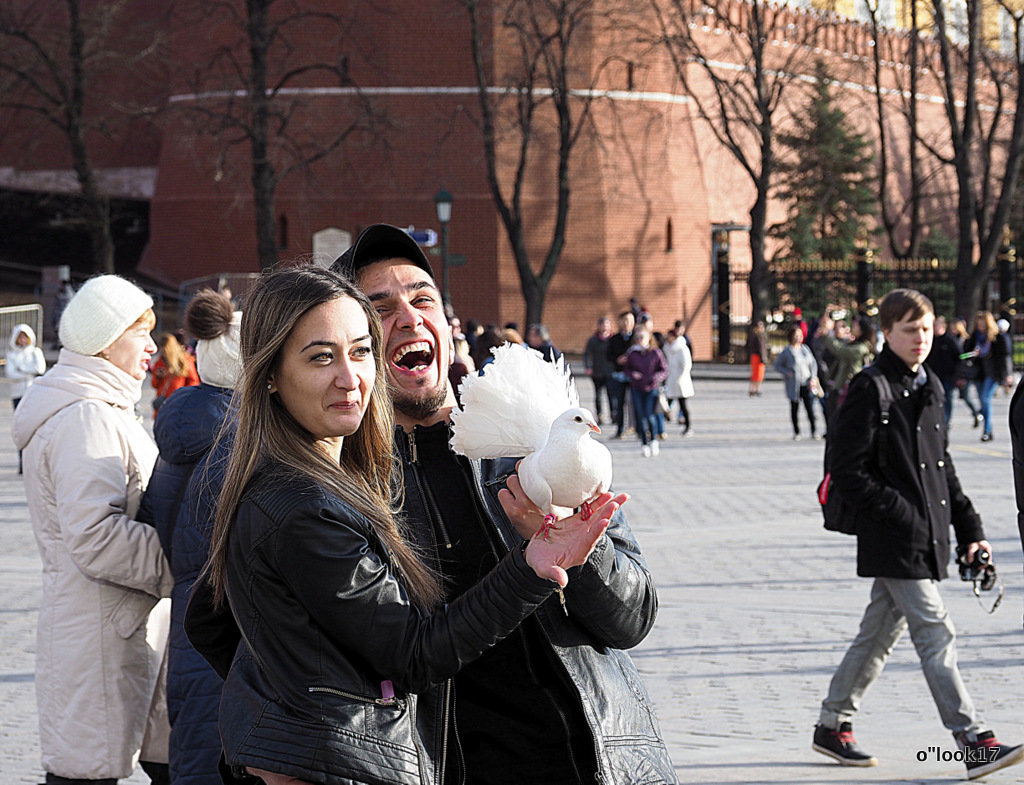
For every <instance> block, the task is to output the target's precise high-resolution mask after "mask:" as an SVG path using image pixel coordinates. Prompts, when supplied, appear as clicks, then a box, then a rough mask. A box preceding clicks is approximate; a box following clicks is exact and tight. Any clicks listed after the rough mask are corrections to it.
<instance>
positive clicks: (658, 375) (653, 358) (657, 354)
mask: <svg viewBox="0 0 1024 785" xmlns="http://www.w3.org/2000/svg"><path fill="white" fill-rule="evenodd" d="M623 368H624V370H625V372H626V376H627V377H628V379H629V387H630V394H631V396H632V398H633V413H634V414H635V416H636V435H637V436H638V437H639V439H640V450H641V452H642V453H643V456H644V457H645V458H649V457H651V456H652V455H657V454H658V452H659V448H658V423H657V417H658V412H657V410H656V407H657V405H658V388H659V387H661V384H662V382H664V381H665V373H666V371H667V370H668V364H667V363H666V362H665V355H663V354H662V353H661V349H659V348H658V347H657V345H656V344H655V343H654V337H653V336H652V335H651V331H650V330H649V329H647V325H645V324H640V325H637V327H636V329H635V330H633V345H632V346H630V347H629V351H628V352H626V363H625V365H624V366H623Z"/></svg>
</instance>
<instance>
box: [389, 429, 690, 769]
mask: <svg viewBox="0 0 1024 785" xmlns="http://www.w3.org/2000/svg"><path fill="white" fill-rule="evenodd" d="M417 430H418V429H414V430H413V432H412V433H411V434H406V433H404V432H403V431H402V430H401V429H399V430H398V431H396V451H397V453H398V454H399V456H400V457H401V460H402V468H403V474H404V479H405V502H404V504H403V512H404V513H405V517H406V519H407V521H408V523H409V530H410V531H411V532H419V533H423V532H427V531H429V530H430V528H431V526H430V521H431V520H432V516H435V515H437V514H438V511H437V507H436V505H434V504H433V503H432V500H431V498H430V492H429V489H427V488H426V486H425V483H424V480H423V476H422V474H421V470H420V467H419V465H418V456H417V454H416V431H417ZM462 465H463V466H465V467H467V471H469V472H471V474H472V477H471V480H472V482H471V483H470V486H471V487H472V488H473V489H474V490H475V491H476V493H477V498H476V500H475V501H476V503H477V504H478V505H479V506H480V508H481V510H482V511H483V513H484V516H485V519H486V520H489V521H490V522H491V524H492V525H493V527H494V532H495V533H496V534H497V535H498V537H497V538H496V539H497V541H500V542H501V543H503V545H504V547H505V549H506V550H507V551H509V552H511V553H514V552H516V551H518V550H519V546H520V544H521V543H522V538H521V537H520V536H519V534H518V533H517V532H516V531H515V528H514V527H513V526H512V524H511V522H510V521H509V520H508V518H507V517H506V516H505V513H504V511H503V510H502V508H501V504H500V503H499V502H498V491H500V490H501V489H502V488H504V487H505V479H506V478H507V477H508V476H509V474H511V473H513V472H514V470H515V460H512V459H500V460H485V461H464V462H462ZM452 485H453V487H454V486H455V485H456V483H454V482H453V483H452ZM448 527H449V528H451V524H450V523H449V524H448ZM492 539H495V538H492ZM422 545H423V547H433V544H432V543H429V542H424V543H422ZM499 555H500V554H499ZM564 594H565V602H566V607H565V609H564V610H563V609H562V607H561V605H560V603H559V598H558V597H557V595H552V596H549V597H548V599H547V600H546V601H545V602H544V603H543V604H542V605H541V606H540V607H539V608H537V609H536V611H535V614H536V616H537V618H538V620H539V621H540V624H541V627H542V629H543V631H544V635H545V638H546V640H547V641H548V642H549V643H550V645H551V649H552V651H553V653H554V655H555V656H554V658H555V660H556V661H557V662H559V663H560V664H561V666H562V667H563V668H564V675H565V676H566V677H567V678H568V680H569V682H570V683H571V684H572V687H573V689H574V691H575V694H576V695H577V697H578V699H579V701H580V706H581V708H582V711H583V715H584V716H585V717H586V721H587V725H588V728H589V730H590V733H591V736H592V739H593V743H594V749H595V753H596V758H597V765H598V781H599V782H601V783H606V785H647V784H648V783H651V784H652V785H653V783H658V784H659V785H664V783H675V782H676V777H675V773H674V770H673V768H672V762H671V760H670V759H669V756H668V751H667V749H666V747H665V743H664V741H663V740H662V737H661V732H660V729H659V727H658V721H657V719H656V717H655V715H654V708H653V706H652V705H651V700H650V697H649V696H648V694H647V691H646V689H645V687H644V685H643V682H642V681H641V679H640V675H639V673H638V672H637V670H636V667H635V666H634V665H633V662H632V660H631V659H630V658H629V656H628V655H627V654H626V653H625V652H624V651H622V649H626V648H630V647H632V646H635V645H636V644H638V643H639V642H640V641H642V640H643V639H644V637H645V636H646V635H647V633H648V632H649V631H650V629H651V627H652V626H653V624H654V618H655V615H656V614H657V607H658V599H657V594H656V593H655V590H654V584H653V582H652V581H651V576H650V574H649V573H648V571H647V567H646V564H645V563H644V559H643V556H642V555H641V553H640V547H639V545H638V544H637V542H636V540H635V539H634V537H633V534H632V532H631V531H630V529H629V526H628V524H627V523H626V518H625V516H624V515H623V514H622V512H621V511H619V512H617V513H616V514H615V516H614V518H613V519H612V522H611V525H609V527H608V530H607V532H606V534H605V536H604V537H603V538H602V540H601V541H600V542H599V543H598V545H597V547H596V548H595V550H594V552H593V553H592V554H591V556H590V558H589V559H588V560H587V563H586V564H584V565H582V566H580V567H575V568H573V569H571V570H570V571H569V585H568V586H567V587H566V589H565V592H564ZM523 753H524V754H529V750H523Z"/></svg>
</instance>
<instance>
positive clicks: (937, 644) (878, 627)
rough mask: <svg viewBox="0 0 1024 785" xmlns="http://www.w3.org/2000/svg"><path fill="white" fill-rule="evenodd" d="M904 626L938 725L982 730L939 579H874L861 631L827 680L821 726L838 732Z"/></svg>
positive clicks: (966, 729) (852, 711)
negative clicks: (959, 664) (958, 658)
mask: <svg viewBox="0 0 1024 785" xmlns="http://www.w3.org/2000/svg"><path fill="white" fill-rule="evenodd" d="M908 627H909V629H910V638H911V640H913V642H914V648H916V649H917V656H918V657H919V658H920V659H921V670H923V671H924V677H925V679H926V680H927V682H928V688H929V689H930V690H931V693H932V698H933V699H934V700H935V705H936V707H937V708H938V710H939V715H940V716H941V717H942V724H943V725H945V726H946V727H947V728H949V730H951V731H953V732H954V733H957V732H959V731H967V732H968V733H969V734H971V735H974V734H976V733H977V732H978V731H980V730H982V726H981V721H980V719H979V718H978V716H977V713H976V712H975V710H974V704H973V703H972V702H971V697H970V695H968V694H967V688H966V687H965V686H964V682H963V679H961V678H960V669H959V668H958V667H957V663H956V631H955V630H954V629H953V622H952V621H951V620H950V618H949V613H948V612H947V611H946V606H945V605H944V604H943V602H942V597H941V596H940V595H939V584H938V581H933V580H903V579H898V578H875V583H874V585H873V586H872V587H871V602H869V603H868V607H867V609H866V610H865V611H864V618H863V619H862V620H861V623H860V632H858V633H857V637H856V638H854V640H853V643H852V644H850V648H849V650H848V651H847V652H846V656H845V657H843V661H842V662H841V663H840V664H839V669H838V670H837V671H836V672H835V675H834V676H832V683H831V684H830V685H829V689H828V697H827V698H825V700H824V701H822V704H821V717H820V720H819V722H820V724H821V725H824V726H825V727H828V728H838V727H839V724H840V723H842V722H849V721H850V720H851V719H852V717H853V715H854V713H855V712H856V711H857V709H858V708H859V707H860V702H861V699H862V698H863V697H864V693H865V692H867V689H868V687H870V686H871V684H872V683H873V682H874V681H875V679H877V678H878V676H879V674H880V673H881V672H882V668H884V667H885V661H886V659H887V658H888V657H889V654H890V652H892V648H893V646H895V645H896V641H898V640H899V639H900V636H901V635H902V634H903V631H904V630H906V629H907V628H908Z"/></svg>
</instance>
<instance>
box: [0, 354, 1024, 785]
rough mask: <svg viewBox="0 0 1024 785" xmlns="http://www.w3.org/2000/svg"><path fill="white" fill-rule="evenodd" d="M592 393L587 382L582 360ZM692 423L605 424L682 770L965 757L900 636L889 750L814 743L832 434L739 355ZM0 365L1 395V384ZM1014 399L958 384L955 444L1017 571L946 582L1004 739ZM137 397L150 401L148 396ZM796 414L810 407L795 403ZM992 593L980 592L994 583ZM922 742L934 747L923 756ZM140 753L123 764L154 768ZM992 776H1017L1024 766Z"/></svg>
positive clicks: (977, 686) (29, 543)
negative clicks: (641, 566) (811, 423)
mask: <svg viewBox="0 0 1024 785" xmlns="http://www.w3.org/2000/svg"><path fill="white" fill-rule="evenodd" d="M579 385H580V391H581V394H582V397H583V399H584V403H585V404H589V403H590V402H591V401H592V388H591V386H590V383H589V381H588V380H586V379H585V378H581V379H580V382H579ZM695 386H696V395H695V397H694V398H692V399H690V402H689V404H690V405H689V408H690V413H691V416H692V419H693V431H692V435H690V436H687V437H685V438H684V437H682V436H681V435H680V428H679V426H678V425H675V424H672V425H669V426H668V429H667V430H668V438H667V439H666V440H665V441H663V442H662V443H661V454H660V455H659V456H657V457H654V458H643V457H641V453H640V445H639V442H638V441H637V440H636V438H635V437H632V436H627V437H626V438H624V439H621V440H612V439H608V434H607V433H606V434H603V435H602V436H601V437H599V438H601V439H605V440H607V443H608V445H609V447H610V449H611V450H612V453H613V456H614V460H615V486H616V488H618V489H620V490H625V491H628V492H629V493H631V494H632V496H633V498H632V500H631V501H630V502H629V503H628V506H627V508H626V511H627V513H628V516H629V520H630V523H631V525H632V526H633V528H634V529H635V531H636V534H637V537H638V538H639V540H640V543H641V545H642V547H643V549H644V552H645V554H646V557H647V560H648V562H649V565H650V568H651V570H652V572H653V574H654V578H655V582H656V585H657V587H658V593H659V598H660V611H659V616H658V621H657V624H656V626H655V628H654V630H653V632H652V633H651V635H650V636H649V637H648V638H647V640H645V641H644V642H643V643H642V644H641V645H640V646H638V647H637V648H636V649H635V650H633V652H632V655H633V657H634V659H635V661H636V663H637V665H638V667H639V668H640V670H641V672H642V674H643V675H644V678H645V680H646V683H647V686H648V688H649V690H650V692H651V694H652V697H653V700H654V702H655V704H656V707H657V711H658V715H659V717H660V720H661V725H662V730H663V732H664V734H665V737H666V739H667V741H668V744H669V747H670V751H671V753H672V757H673V761H674V763H675V766H676V769H677V772H678V776H679V780H680V782H683V783H704V784H705V785H719V784H722V785H724V784H726V783H744V784H745V785H754V784H756V783H891V782H911V783H945V782H953V781H958V780H961V779H962V778H963V766H962V764H960V763H957V762H955V761H954V762H944V761H942V760H941V757H942V753H943V752H948V753H952V752H953V751H954V750H955V749H956V747H955V745H954V743H953V739H952V737H951V736H950V735H949V733H948V732H947V731H946V730H945V729H944V728H943V727H942V724H941V723H940V721H939V718H938V714H937V712H936V710H935V707H934V705H933V703H932V701H931V697H930V695H929V693H928V689H927V686H926V685H925V681H924V678H923V676H922V675H921V673H920V669H919V666H918V663H917V658H916V656H915V653H914V650H913V646H912V645H911V643H910V640H909V638H908V637H907V636H904V638H903V639H902V640H901V641H900V643H899V644H898V645H897V647H896V650H895V651H894V652H893V655H892V657H891V659H890V661H889V664H888V666H887V667H886V669H885V672H884V673H883V674H882V676H881V678H880V679H879V680H878V682H877V683H876V684H875V685H874V687H873V688H872V690H871V691H870V692H869V693H868V695H867V697H866V698H865V702H864V706H863V709H862V711H861V713H860V714H861V716H860V717H858V718H857V722H856V726H855V727H856V732H857V738H858V741H859V742H860V743H861V745H862V746H863V747H864V748H866V749H867V750H869V751H870V752H871V753H872V754H874V755H876V756H877V757H878V758H879V761H880V763H879V765H878V767H876V768H869V769H849V768H843V767H840V766H838V765H836V764H834V763H832V762H830V761H829V760H828V759H827V758H824V757H822V756H821V755H818V754H817V753H815V752H813V751H812V750H811V749H810V742H811V733H812V730H813V727H814V723H815V721H816V719H817V712H818V706H819V702H820V701H821V699H822V697H823V696H824V693H825V690H826V688H827V686H828V680H829V678H830V676H831V674H832V671H833V669H834V668H835V666H836V665H837V664H838V662H839V660H840V658H841V657H842V655H843V653H844V651H845V649H846V646H847V645H848V644H849V642H850V640H852V638H853V636H854V634H855V632H856V629H857V625H858V622H859V620H860V615H861V612H862V611H863V609H864V606H865V604H866V603H867V597H868V590H869V586H870V582H869V581H867V580H862V579H858V578H857V577H856V575H855V564H854V549H855V545H854V540H853V538H850V537H846V536H844V535H841V534H834V533H830V532H826V531H825V530H824V529H823V528H822V525H821V515H820V512H819V509H818V507H817V502H816V498H815V493H814V491H815V487H816V485H817V482H818V480H819V479H820V475H821V465H822V451H823V444H824V443H823V442H821V441H812V440H809V439H807V440H804V441H799V442H794V441H792V440H791V438H790V432H791V429H790V424H789V409H788V403H787V402H786V400H785V397H784V394H783V392H782V385H781V384H780V383H779V382H778V381H777V380H775V379H770V380H769V381H768V382H766V384H765V385H764V387H763V395H761V396H760V397H753V398H752V397H749V396H748V395H747V383H746V379H745V372H744V369H742V368H732V369H725V370H723V369H721V368H717V367H714V366H708V367H706V368H699V369H698V372H697V373H696V374H695ZM6 392H7V390H6V387H5V385H4V383H3V382H0V397H3V398H6V397H8V396H7V395H6ZM1008 403H1009V398H1008V397H1007V396H1005V395H1002V394H1000V395H998V396H997V397H996V399H995V401H994V404H993V410H994V419H995V423H996V426H995V439H994V440H993V441H992V442H988V443H981V442H980V441H979V436H980V433H981V432H980V430H976V429H974V428H972V427H971V423H970V421H969V416H968V412H967V410H966V408H965V407H964V406H963V404H960V403H958V404H957V408H956V410H955V414H954V419H953V430H952V432H951V453H952V457H953V459H954V462H955V463H956V466H957V469H958V472H959V474H960V477H961V481H962V483H963V486H964V488H965V490H966V492H967V493H968V495H969V496H971V498H972V500H973V501H974V504H975V506H976V507H977V509H978V510H979V512H980V513H981V516H982V519H983V521H984V523H985V527H986V532H987V535H988V539H989V540H990V541H991V542H992V544H993V546H994V548H995V556H996V558H995V561H996V563H997V565H998V567H999V574H1000V576H1001V577H1002V579H1003V581H1004V583H1005V586H1006V597H1005V599H1004V600H1003V603H1002V607H1000V608H999V609H998V611H997V612H996V613H994V614H992V615H988V614H986V613H985V612H984V610H983V609H982V608H981V607H979V605H978V604H977V601H976V599H975V598H974V596H973V595H972V594H971V592H970V587H969V584H963V583H961V582H960V581H959V579H958V578H957V576H956V572H955V569H954V570H953V571H952V576H953V577H951V578H950V580H948V581H946V582H944V583H943V596H944V598H945V600H946V603H947V605H948V607H949V609H950V612H951V614H952V617H953V619H954V622H955V623H956V626H957V630H958V633H959V652H960V666H961V669H962V672H963V675H964V678H965V680H966V682H967V685H968V687H969V689H970V690H971V694H972V696H973V698H974V700H975V702H976V703H977V705H978V706H979V708H980V709H981V710H982V712H983V716H984V717H985V719H986V720H987V721H988V722H989V723H990V724H991V726H992V727H993V728H994V729H995V730H996V732H997V734H998V736H999V738H1000V739H1001V740H1003V741H1006V742H1010V743H1019V742H1022V741H1024V712H1022V711H1021V707H1022V706H1024V632H1022V629H1021V619H1022V596H1024V593H1022V583H1024V580H1022V559H1021V545H1020V540H1019V537H1018V534H1017V525H1016V509H1015V504H1014V498H1013V481H1012V473H1011V465H1010V446H1009V443H1008V439H1009V431H1008V427H1007V425H1006V422H1007V409H1008ZM140 411H144V412H147V413H148V411H149V410H148V406H147V405H146V404H145V402H144V403H143V405H141V406H140ZM801 416H803V413H802V412H801ZM10 420H11V414H10V405H9V404H6V405H4V406H0V619H2V623H0V785H2V784H3V783H31V784H32V785H35V783H39V782H41V777H42V772H41V769H40V766H39V749H38V741H37V729H36V710H35V696H34V675H33V654H34V650H35V619H36V612H37V608H38V602H39V587H40V574H39V558H38V555H37V552H36V547H35V543H34V540H33V537H32V531H31V525H30V523H29V519H28V510H27V507H26V504H25V497H24V491H23V488H22V484H21V481H20V478H19V477H18V476H17V474H16V467H17V455H16V453H15V451H14V448H13V445H12V444H11V441H10V438H9V435H8V434H9V431H10ZM985 599H986V600H989V599H990V598H989V597H987V596H986V597H985ZM921 757H923V758H924V760H919V758H921ZM147 779H148V778H147V777H146V776H145V775H144V774H142V773H141V772H136V773H135V774H134V775H133V776H132V777H131V778H130V779H128V780H125V781H124V782H127V783H132V784H133V785H144V783H146V782H147ZM985 781H986V782H993V783H1013V782H1016V783H1022V782H1024V766H1018V767H1016V768H1011V769H1009V770H1006V771H1004V772H999V773H997V774H994V775H991V776H990V777H988V778H987V779H986V780H985Z"/></svg>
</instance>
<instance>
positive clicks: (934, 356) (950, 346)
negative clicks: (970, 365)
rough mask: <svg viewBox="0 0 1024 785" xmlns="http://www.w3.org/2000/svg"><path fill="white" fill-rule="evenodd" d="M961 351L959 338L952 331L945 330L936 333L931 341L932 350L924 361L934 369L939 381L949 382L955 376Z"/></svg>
mask: <svg viewBox="0 0 1024 785" xmlns="http://www.w3.org/2000/svg"><path fill="white" fill-rule="evenodd" d="M962 352H963V349H961V348H960V339H959V338H957V337H956V336H955V335H953V334H952V333H948V332H947V333H943V334H942V335H936V336H935V340H934V341H933V342H932V350H931V352H930V353H929V354H928V358H927V359H926V360H925V361H924V363H925V365H927V366H928V367H929V368H931V369H932V370H933V371H935V375H936V376H938V377H939V381H941V382H943V383H949V382H951V381H953V379H955V378H956V373H957V370H958V369H959V367H960V354H961V353H962Z"/></svg>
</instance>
